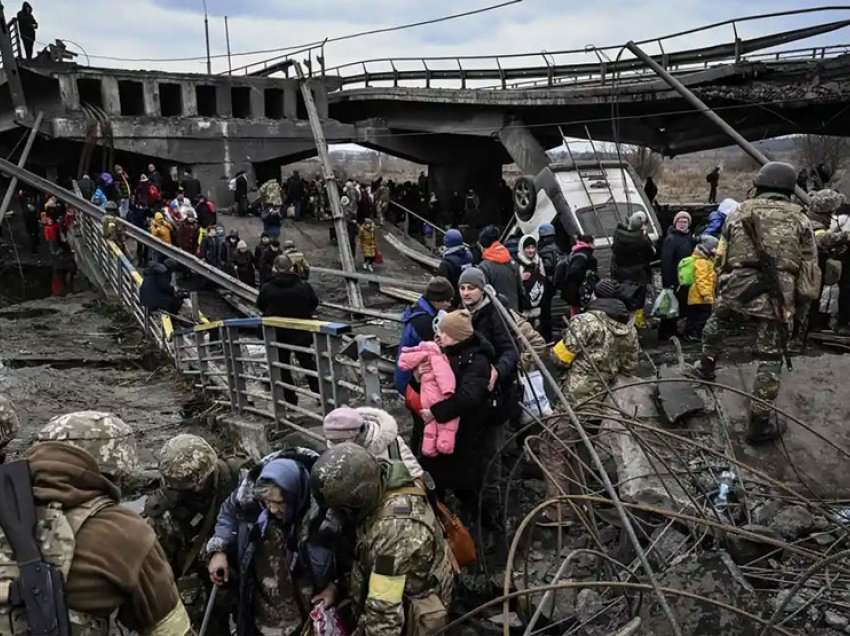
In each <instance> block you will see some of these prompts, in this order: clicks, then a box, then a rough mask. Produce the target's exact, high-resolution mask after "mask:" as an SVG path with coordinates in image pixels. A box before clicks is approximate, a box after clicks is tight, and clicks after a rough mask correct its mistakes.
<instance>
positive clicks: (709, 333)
mask: <svg viewBox="0 0 850 636" xmlns="http://www.w3.org/2000/svg"><path fill="white" fill-rule="evenodd" d="M742 323H743V324H746V329H747V332H748V333H750V334H752V333H753V332H754V333H755V347H754V350H753V353H754V354H755V358H756V360H758V366H757V368H756V379H755V382H754V383H753V395H754V396H755V397H757V398H759V399H761V400H764V401H765V402H768V403H769V404H773V403H774V402H775V401H776V397H777V396H778V395H779V384H780V378H779V375H780V373H781V371H782V329H784V326H783V325H781V324H779V323H778V322H776V321H772V320H760V319H757V318H753V317H751V316H748V315H746V314H742V313H739V312H736V311H733V310H731V309H727V308H724V307H717V308H716V309H715V311H714V313H712V314H711V317H710V318H709V319H708V322H706V323H705V329H703V332H702V353H703V355H704V356H707V357H709V358H712V359H713V360H715V361H717V360H718V358H719V357H720V355H721V353H722V351H723V348H724V345H726V346H728V341H729V339H730V338H731V337H733V336H736V335H739V334H740V329H739V327H740V326H741V324H742ZM750 412H751V413H752V415H753V416H755V417H764V416H767V415H769V414H770V413H771V408H770V407H769V406H767V405H764V404H759V403H756V402H753V403H752V405H751V406H750Z"/></svg>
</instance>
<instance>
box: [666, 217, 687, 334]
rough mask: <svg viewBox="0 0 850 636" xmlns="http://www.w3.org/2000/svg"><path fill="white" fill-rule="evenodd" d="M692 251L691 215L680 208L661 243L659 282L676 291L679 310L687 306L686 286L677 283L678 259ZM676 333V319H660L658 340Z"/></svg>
mask: <svg viewBox="0 0 850 636" xmlns="http://www.w3.org/2000/svg"><path fill="white" fill-rule="evenodd" d="M693 253H694V237H693V235H692V234H691V215H690V214H688V213H687V212H685V211H684V210H681V211H679V212H677V213H676V216H674V217H673V225H671V226H670V228H669V229H668V230H667V236H665V237H664V242H663V243H662V244H661V284H662V285H663V286H664V288H665V289H673V290H675V291H676V299H677V300H678V301H679V311H680V312H684V310H685V308H687V306H688V287H687V286H685V285H679V261H681V260H682V259H683V258H687V257H688V256H690V255H691V254H693ZM675 335H676V320H675V319H662V320H661V324H660V325H659V328H658V340H659V341H663V340H668V339H670V337H671V336H675Z"/></svg>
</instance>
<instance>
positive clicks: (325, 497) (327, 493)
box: [310, 442, 381, 510]
mask: <svg viewBox="0 0 850 636" xmlns="http://www.w3.org/2000/svg"><path fill="white" fill-rule="evenodd" d="M310 487H311V488H312V489H313V495H314V496H315V497H316V500H317V501H318V502H319V503H320V504H321V505H323V506H326V507H328V508H332V509H335V510H340V509H343V510H345V509H347V510H364V509H366V510H368V509H371V508H373V507H374V506H375V505H376V504H377V503H378V498H379V497H380V494H381V467H380V465H379V464H378V461H377V460H376V459H375V458H374V457H372V455H370V454H369V452H368V451H367V450H366V449H365V448H363V447H362V446H358V445H357V444H352V443H351V442H343V443H342V444H338V445H337V446H334V447H333V448H331V449H328V450H326V451H325V452H324V453H322V456H321V457H319V459H317V460H316V463H315V464H313V469H312V470H311V471H310Z"/></svg>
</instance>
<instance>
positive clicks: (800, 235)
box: [697, 162, 812, 444]
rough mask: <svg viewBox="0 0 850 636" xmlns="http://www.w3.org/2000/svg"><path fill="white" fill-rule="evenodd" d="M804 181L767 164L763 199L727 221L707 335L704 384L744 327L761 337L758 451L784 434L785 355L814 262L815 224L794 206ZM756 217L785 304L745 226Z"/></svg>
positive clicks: (753, 438)
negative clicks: (778, 404)
mask: <svg viewBox="0 0 850 636" xmlns="http://www.w3.org/2000/svg"><path fill="white" fill-rule="evenodd" d="M796 175H797V173H796V170H794V167H793V166H790V165H788V164H785V163H780V162H770V163H768V164H766V165H765V166H764V167H762V169H761V170H760V171H759V173H758V175H757V176H756V178H755V180H754V184H755V186H756V194H755V197H754V198H752V199H749V200H747V201H744V202H743V203H742V204H741V206H740V207H739V208H738V209H737V210H736V211H735V212H733V213H731V214H730V215H729V216H728V217H727V219H726V223H725V224H724V226H723V232H722V235H721V240H720V245H719V246H718V249H717V260H718V271H719V280H718V297H717V303H716V304H715V305H714V313H713V314H712V315H711V317H710V318H709V319H708V322H707V323H706V325H705V329H704V330H703V346H702V359H701V360H700V363H699V366H698V367H697V372H698V374H699V375H700V376H701V377H703V378H705V379H713V378H714V377H715V376H714V370H715V366H716V364H717V359H718V357H719V355H720V353H721V351H722V348H723V345H724V342H725V341H726V340H727V338H728V337H730V336H731V335H733V334H734V333H735V332H736V331H738V329H739V327H740V325H741V324H742V322H743V323H745V324H748V329H749V331H750V332H751V333H753V334H754V335H755V339H756V346H755V353H756V357H757V358H758V368H757V371H756V378H755V383H754V385H753V395H755V396H756V397H758V398H760V399H762V400H764V401H766V402H768V405H763V404H760V403H756V402H753V403H752V404H751V407H750V426H749V432H748V435H747V439H748V441H749V442H750V443H753V444H757V443H761V442H766V441H770V440H773V439H777V438H778V437H780V436H781V434H782V430H783V427H782V423H781V422H780V421H779V419H778V418H777V417H776V414H775V411H773V409H772V408H771V407H770V404H772V403H773V402H774V400H776V397H777V395H778V394H779V385H780V379H779V374H780V372H781V370H782V361H783V355H784V354H785V351H784V350H783V349H784V347H785V345H787V337H788V331H789V328H790V327H791V326H792V325H793V322H794V315H795V313H796V300H797V292H798V285H799V282H800V281H799V279H800V274H801V272H802V270H803V268H804V265H806V264H808V263H809V259H811V258H812V256H811V252H812V249H811V242H812V228H811V224H810V223H809V220H808V218H807V217H806V216H805V215H804V214H803V210H802V208H801V207H800V206H799V205H797V204H796V203H793V202H792V201H791V195H792V194H793V192H794V186H795V184H796ZM750 218H751V219H752V221H753V223H754V227H755V229H756V232H757V235H758V237H759V238H760V242H761V243H762V245H763V246H764V250H765V252H766V253H767V255H768V256H769V257H772V259H774V260H775V263H776V275H777V276H778V280H779V287H780V289H781V294H782V295H781V298H779V297H778V294H774V293H772V292H771V291H770V289H769V285H768V284H767V283H766V282H765V281H766V277H768V276H770V272H769V271H767V266H766V264H765V263H762V262H760V261H759V258H758V256H757V253H756V249H755V247H754V245H753V242H752V240H751V239H750V237H749V235H748V233H747V230H746V228H745V225H744V223H745V222H748V221H747V219H750Z"/></svg>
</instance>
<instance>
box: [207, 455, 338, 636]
mask: <svg viewBox="0 0 850 636" xmlns="http://www.w3.org/2000/svg"><path fill="white" fill-rule="evenodd" d="M317 458H318V455H317V454H316V453H315V452H313V451H310V450H307V449H304V448H290V449H286V450H283V451H279V452H277V453H273V454H271V455H267V456H266V457H264V458H263V459H262V460H261V461H260V463H259V465H257V466H255V467H254V468H253V469H252V470H251V471H250V472H249V473H248V475H247V476H246V477H245V479H243V481H242V483H241V484H239V487H238V488H237V489H236V490H234V491H233V493H231V495H230V496H229V497H228V498H227V499H226V500H225V502H224V503H223V504H222V505H221V509H220V510H219V513H218V520H217V522H216V526H215V531H214V533H213V536H212V538H211V539H210V540H209V542H208V543H207V554H212V553H215V552H224V553H226V554H227V555H228V560H229V561H230V562H231V563H232V564H234V565H235V566H238V569H239V611H238V620H237V630H238V634H239V636H254V635H255V634H257V626H256V623H255V616H254V597H255V594H256V581H255V566H256V564H255V558H256V555H257V550H258V547H259V544H260V543H261V542H262V540H263V538H264V536H265V533H266V529H267V526H268V524H269V523H277V522H276V521H271V520H269V518H268V514H267V513H266V512H265V511H263V510H262V508H261V507H260V505H259V503H258V502H257V501H256V499H255V498H254V485H255V484H256V482H257V481H258V480H259V479H261V478H262V479H268V480H270V481H272V482H274V483H275V484H276V485H277V486H278V487H279V488H280V489H281V490H282V491H283V492H284V496H285V499H286V504H287V505H286V520H285V521H284V524H285V531H286V536H287V549H288V551H289V552H290V553H291V560H290V562H289V573H290V575H291V577H292V580H293V582H294V583H295V585H294V586H293V587H294V588H295V590H296V593H298V592H297V590H298V588H299V587H300V586H309V587H312V588H313V590H314V591H315V592H320V591H321V590H323V589H324V588H325V587H326V586H327V584H328V583H330V582H331V581H333V580H334V579H335V577H336V561H335V555H334V543H335V540H336V539H337V537H336V535H335V533H334V530H333V528H334V527H335V523H334V521H333V520H331V518H330V517H329V516H327V515H325V513H324V512H323V511H322V510H321V509H320V508H319V506H318V504H317V503H316V502H315V500H314V499H313V497H312V494H311V492H310V469H311V468H312V466H313V464H314V463H315V461H316V459H317Z"/></svg>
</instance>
